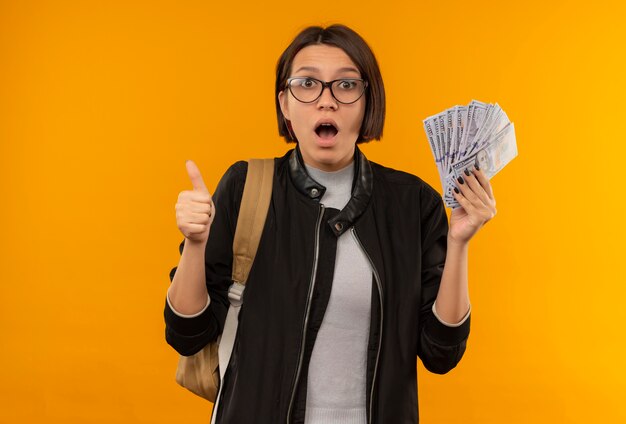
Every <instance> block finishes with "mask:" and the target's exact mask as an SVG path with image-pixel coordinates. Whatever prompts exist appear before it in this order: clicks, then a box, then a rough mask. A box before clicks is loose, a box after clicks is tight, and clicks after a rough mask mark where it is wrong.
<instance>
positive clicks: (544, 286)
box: [0, 0, 626, 424]
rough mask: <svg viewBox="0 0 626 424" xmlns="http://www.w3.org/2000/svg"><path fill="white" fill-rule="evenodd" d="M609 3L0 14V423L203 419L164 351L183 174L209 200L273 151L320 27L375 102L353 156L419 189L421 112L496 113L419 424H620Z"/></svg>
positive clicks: (618, 107)
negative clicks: (484, 199)
mask: <svg viewBox="0 0 626 424" xmlns="http://www.w3.org/2000/svg"><path fill="white" fill-rule="evenodd" d="M625 18H626V13H625V7H624V2H621V1H613V2H607V1H594V2H582V1H563V0H558V1H553V2H540V1H524V2H514V3H512V2H501V1H494V0H483V1H480V2H473V3H472V2H467V1H450V0H448V1H437V2H434V1H433V2H424V1H421V2H418V1H406V2H395V1H385V2H382V3H381V2H380V1H358V2H304V3H303V2H284V1H268V2H261V1H250V2H245V3H242V2H220V3H211V2H206V1H205V2H191V1H185V2H174V1H143V2H139V1H133V2H130V1H107V2H95V1H93V2H89V1H54V2H52V1H39V2H37V1H24V0H20V1H6V0H1V1H0V189H1V199H2V207H1V208H0V226H1V227H0V230H1V234H2V237H1V238H0V250H1V252H0V253H1V254H0V269H1V270H2V281H3V284H2V297H1V300H2V306H1V307H0V331H1V333H2V335H1V336H0V364H1V366H0V423H65V424H70V423H112V422H115V423H171V422H208V419H209V411H210V404H209V403H207V402H205V401H203V400H201V399H199V398H196V397H195V396H193V395H192V394H191V393H189V392H186V391H185V390H184V389H182V388H180V387H178V386H177V385H176V383H175V382H174V371H175V368H176V363H177V358H178V356H177V354H176V352H175V351H174V350H173V349H171V348H170V347H169V346H168V345H167V344H166V343H165V339H164V323H163V317H162V311H163V305H164V301H165V292H166V290H167V287H168V284H169V278H168V273H169V271H170V269H171V268H172V267H173V266H175V265H176V264H177V263H178V259H179V253H178V244H179V243H180V241H181V240H182V237H183V236H182V234H181V233H180V232H179V231H178V229H177V227H176V220H175V213H174V205H175V203H176V200H177V196H178V193H179V192H180V191H182V190H187V189H191V184H190V182H189V180H188V178H187V175H186V171H185V160H186V159H193V160H194V161H195V162H196V163H197V164H198V166H199V167H200V169H201V171H202V173H203V175H204V179H205V181H206V183H207V186H208V187H209V189H210V190H213V189H214V188H215V186H216V184H217V182H218V179H219V177H220V176H221V175H222V173H223V172H224V171H225V169H226V168H227V167H228V166H229V165H230V164H231V163H233V162H234V161H236V160H238V159H247V158H250V157H272V156H278V155H282V154H283V153H284V152H285V151H286V150H287V149H288V148H290V147H291V146H288V145H286V144H285V143H284V142H283V141H282V140H281V139H279V137H278V135H277V126H276V117H275V110H274V98H273V96H274V94H273V84H274V72H275V65H276V61H277V59H278V56H279V55H280V53H281V52H282V51H283V49H284V48H285V47H286V46H287V45H288V43H289V42H290V41H291V39H292V38H293V37H294V36H295V35H296V34H297V33H298V32H299V31H300V30H301V29H303V28H304V27H305V26H307V25H312V24H322V25H326V24H331V23H334V22H341V23H344V24H347V25H349V26H351V27H352V28H354V29H355V30H356V31H357V32H359V33H360V34H361V35H362V36H363V37H364V38H365V39H366V40H367V42H368V43H369V44H370V46H371V47H372V49H373V50H374V52H375V54H376V55H377V57H378V60H379V63H380V66H381V70H382V74H383V78H384V80H385V87H386V90H387V96H388V103H387V106H388V114H387V120H386V126H385V132H384V139H383V141H382V142H380V143H371V144H370V145H366V146H364V147H363V149H364V152H365V154H366V155H367V156H368V158H369V159H371V160H374V161H377V162H380V163H383V164H385V165H387V166H391V167H394V168H397V169H402V170H406V171H409V172H412V173H415V174H417V175H419V176H420V177H422V178H423V179H425V180H426V181H428V182H429V183H430V184H432V185H433V186H434V187H435V188H436V189H437V190H439V191H440V190H441V187H440V185H439V179H438V176H437V170H436V167H435V165H434V161H433V158H432V155H431V152H430V150H429V147H428V143H427V141H426V137H425V134H424V131H423V128H422V119H424V118H425V117H427V116H429V115H432V114H434V113H437V112H440V111H442V110H444V109H446V108H447V107H450V106H453V105H455V104H467V103H469V101H470V100H472V99H477V100H481V101H486V102H491V103H495V102H498V103H499V104H500V105H501V106H502V108H503V109H504V110H505V111H506V112H507V114H508V116H509V117H510V118H511V120H512V121H513V122H515V128H516V134H517V143H518V151H519V156H518V157H517V158H515V159H514V160H513V161H512V162H511V163H510V164H509V165H508V166H507V167H506V169H505V170H503V171H502V172H501V173H499V174H498V175H497V176H496V177H495V178H494V179H493V180H492V186H493V189H494V193H495V196H496V199H497V208H498V214H497V216H496V217H495V218H494V219H493V220H492V221H491V222H489V223H488V224H487V225H486V226H485V227H484V228H483V229H482V230H481V231H480V232H479V233H478V234H477V235H476V237H475V238H474V239H473V240H472V242H471V248H470V258H469V259H470V298H471V302H472V308H473V309H472V311H473V312H472V330H471V334H470V338H469V340H468V346H467V351H466V353H465V356H464V358H463V360H462V361H461V363H460V364H459V365H458V366H457V368H455V369H454V370H452V371H451V372H450V373H448V374H446V375H443V376H441V375H435V374H430V373H428V372H427V371H426V370H425V369H424V368H423V365H422V364H421V363H418V371H419V402H420V407H421V411H420V412H421V419H422V422H423V423H463V424H469V423H481V424H487V423H505V422H506V423H525V424H526V423H530V422H532V423H544V422H545V423H554V422H559V423H590V422H607V423H608V422H610V423H614V422H624V420H625V419H626V406H625V405H624V402H623V395H624V393H626V379H625V377H626V367H625V366H624V358H625V357H626V346H625V345H626V343H625V341H624V324H625V323H626V320H625V318H626V312H625V311H626V308H624V306H623V299H624V297H625V295H626V288H625V286H624V282H625V281H626V278H624V277H625V276H624V270H623V263H624V249H623V242H624V239H625V236H626V232H625V230H624V225H623V219H624V201H623V191H622V186H623V184H622V183H621V178H622V177H623V176H622V172H621V171H622V170H623V169H624V166H623V160H624V157H626V155H625V154H626V149H625V147H624V146H625V142H626V140H625V139H624V138H625V137H624V118H623V115H624V113H623V110H622V109H623V104H624V95H625V94H626V90H625V83H624V76H625V75H626V69H625V65H624V45H625V42H626V30H625V25H624V22H625V21H626V19H625Z"/></svg>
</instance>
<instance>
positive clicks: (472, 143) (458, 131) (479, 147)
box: [424, 100, 517, 209]
mask: <svg viewBox="0 0 626 424" xmlns="http://www.w3.org/2000/svg"><path fill="white" fill-rule="evenodd" d="M424 130H425V131H426V137H428V142H429V144H430V149H431V151H432V152H433V156H434V157H435V163H436V164H437V168H438V170H439V178H440V179H441V187H442V188H443V195H442V196H443V200H444V202H445V204H446V206H447V207H449V208H452V209H456V208H457V207H459V206H460V205H459V203H458V202H457V201H456V199H455V198H454V196H453V194H452V190H454V187H456V183H455V180H456V179H457V178H458V177H459V176H461V175H463V173H464V171H465V170H466V169H470V168H472V167H473V166H474V164H478V166H479V167H480V168H481V169H482V170H484V172H485V174H486V175H487V178H489V179H491V178H492V177H493V176H494V175H496V174H497V173H498V172H499V171H500V170H501V169H502V168H504V166H505V165H506V164H507V163H509V162H510V161H511V160H512V159H513V158H514V157H515V156H517V144H516V142H515V127H514V126H513V123H512V122H511V121H509V118H508V117H507V116H506V113H504V111H503V110H502V108H500V106H499V105H498V104H497V103H496V104H495V105H493V104H490V103H483V102H479V101H478V100H472V101H471V102H470V104H469V105H467V106H454V107H451V108H449V109H446V110H445V111H443V112H441V113H438V114H436V115H433V116H430V117H428V118H426V119H424Z"/></svg>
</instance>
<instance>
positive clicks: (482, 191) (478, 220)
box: [448, 168, 496, 244]
mask: <svg viewBox="0 0 626 424" xmlns="http://www.w3.org/2000/svg"><path fill="white" fill-rule="evenodd" d="M469 174H470V175H467V174H463V177H462V178H463V183H462V184H461V182H460V181H458V180H457V183H456V186H457V187H458V189H459V190H460V192H459V193H456V192H455V191H454V190H452V195H453V196H454V198H455V199H456V200H457V202H459V204H460V205H461V207H457V208H456V209H453V210H452V212H451V214H450V229H449V230H448V240H449V241H451V242H455V243H459V244H465V243H468V242H469V241H470V239H471V238H472V237H473V236H474V234H476V232H477V231H478V230H479V229H480V228H481V227H482V226H483V225H485V224H486V223H487V221H489V220H490V219H491V218H493V217H494V216H495V215H496V200H495V199H494V197H493V191H492V190H491V185H490V184H489V180H488V179H487V176H486V175H485V173H484V172H483V170H482V169H481V170H476V168H471V172H470V173H469Z"/></svg>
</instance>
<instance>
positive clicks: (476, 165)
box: [474, 163, 480, 171]
mask: <svg viewBox="0 0 626 424" xmlns="http://www.w3.org/2000/svg"><path fill="white" fill-rule="evenodd" d="M474 168H476V170H477V171H478V170H479V169H480V168H479V167H478V164H477V163H475V164H474Z"/></svg>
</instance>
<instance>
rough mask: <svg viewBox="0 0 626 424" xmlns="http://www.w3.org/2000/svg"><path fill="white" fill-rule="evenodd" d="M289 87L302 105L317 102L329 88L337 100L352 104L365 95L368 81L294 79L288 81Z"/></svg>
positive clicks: (359, 79)
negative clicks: (325, 89)
mask: <svg viewBox="0 0 626 424" xmlns="http://www.w3.org/2000/svg"><path fill="white" fill-rule="evenodd" d="M287 87H289V91H290V92H291V94H293V97H295V98H296V100H298V101H300V102H302V103H312V102H314V101H316V100H317V99H319V98H320V96H321V95H322V93H323V92H324V88H326V87H328V88H329V89H330V94H332V96H333V97H334V98H335V100H337V101H338V102H339V103H343V104H350V103H354V102H356V101H357V100H359V99H360V98H361V96H362V95H363V93H365V89H366V88H367V81H365V80H363V79H361V78H342V79H336V80H333V81H327V82H326V81H321V80H318V79H317V78H312V77H292V78H288V79H287Z"/></svg>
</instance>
